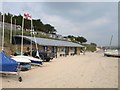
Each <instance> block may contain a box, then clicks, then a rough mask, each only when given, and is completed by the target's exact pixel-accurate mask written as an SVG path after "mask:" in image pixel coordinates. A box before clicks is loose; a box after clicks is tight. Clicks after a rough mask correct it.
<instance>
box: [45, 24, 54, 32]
mask: <svg viewBox="0 0 120 90" xmlns="http://www.w3.org/2000/svg"><path fill="white" fill-rule="evenodd" d="M44 26H45V32H46V33H50V34H52V33H55V32H56V29H55V28H54V27H53V26H51V25H50V24H45V25H44Z"/></svg>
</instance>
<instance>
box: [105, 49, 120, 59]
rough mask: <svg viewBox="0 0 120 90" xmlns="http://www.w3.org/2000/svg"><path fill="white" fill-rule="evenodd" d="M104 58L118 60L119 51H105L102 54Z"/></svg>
mask: <svg viewBox="0 0 120 90" xmlns="http://www.w3.org/2000/svg"><path fill="white" fill-rule="evenodd" d="M104 56H107V57H119V58H120V51H119V50H106V51H105V52H104Z"/></svg>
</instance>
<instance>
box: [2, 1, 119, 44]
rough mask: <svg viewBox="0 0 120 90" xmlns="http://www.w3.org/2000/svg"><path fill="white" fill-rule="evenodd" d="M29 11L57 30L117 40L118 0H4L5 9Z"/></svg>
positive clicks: (96, 39)
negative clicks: (35, 0) (10, 0)
mask: <svg viewBox="0 0 120 90" xmlns="http://www.w3.org/2000/svg"><path fill="white" fill-rule="evenodd" d="M23 10H24V11H26V12H29V13H30V14H31V15H32V17H33V18H34V19H41V21H42V22H43V23H44V24H46V23H49V24H51V25H53V26H54V27H55V29H56V30H57V33H58V34H61V35H64V36H66V35H75V36H83V37H85V38H86V39H87V40H88V43H90V42H94V43H96V44H98V45H109V42H110V38H111V36H112V35H113V40H112V45H117V42H118V3H117V2H4V3H3V11H4V12H6V13H8V12H10V13H12V14H15V15H18V14H22V13H23Z"/></svg>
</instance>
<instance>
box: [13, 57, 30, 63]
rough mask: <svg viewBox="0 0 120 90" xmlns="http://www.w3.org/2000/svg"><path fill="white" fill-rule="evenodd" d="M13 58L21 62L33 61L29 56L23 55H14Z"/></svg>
mask: <svg viewBox="0 0 120 90" xmlns="http://www.w3.org/2000/svg"><path fill="white" fill-rule="evenodd" d="M11 58H12V59H14V60H15V61H17V62H20V63H31V61H30V60H29V59H28V58H25V57H24V56H22V55H19V56H12V57H11Z"/></svg>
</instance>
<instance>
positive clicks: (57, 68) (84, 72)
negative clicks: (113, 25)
mask: <svg viewBox="0 0 120 90" xmlns="http://www.w3.org/2000/svg"><path fill="white" fill-rule="evenodd" d="M21 76H22V78H23V81H22V82H19V81H18V79H17V77H16V76H15V75H10V76H4V77H3V78H2V77H0V79H2V87H3V88H117V87H118V58H114V57H104V56H103V54H102V53H90V52H87V53H86V54H85V55H82V54H81V55H75V56H68V57H60V58H57V59H56V58H55V59H53V60H52V61H51V62H44V65H43V66H40V67H37V66H32V69H31V70H29V71H22V72H21Z"/></svg>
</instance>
